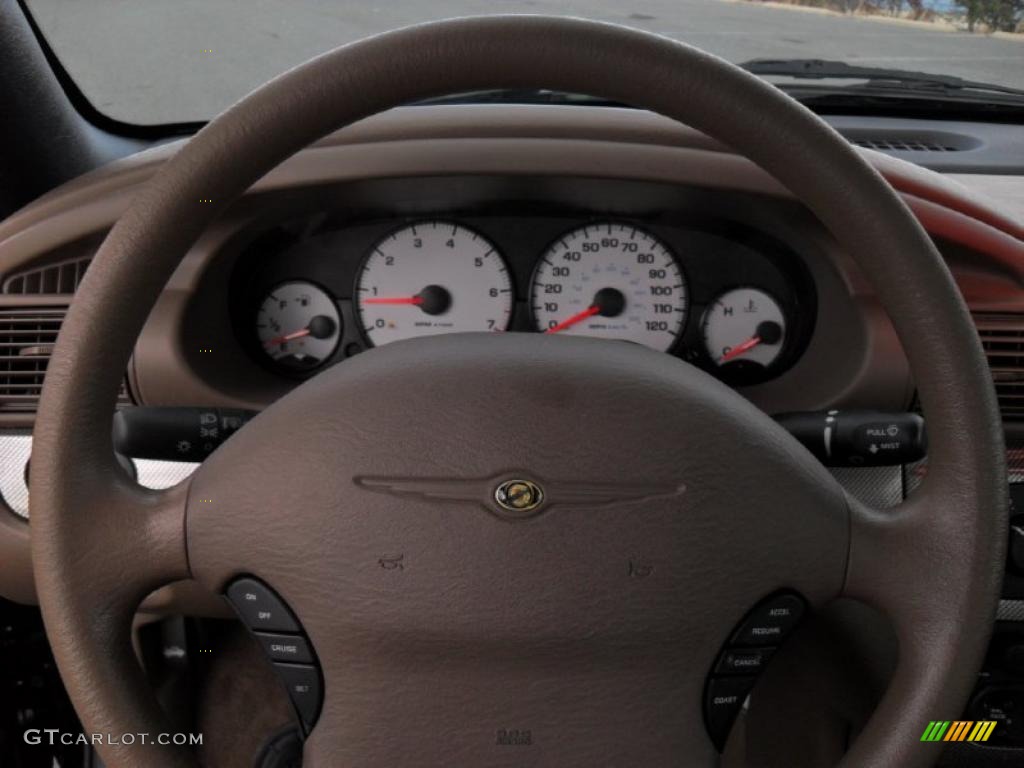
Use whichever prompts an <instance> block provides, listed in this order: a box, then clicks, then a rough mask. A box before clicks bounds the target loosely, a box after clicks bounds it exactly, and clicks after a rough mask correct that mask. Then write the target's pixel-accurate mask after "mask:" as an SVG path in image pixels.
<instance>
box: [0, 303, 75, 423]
mask: <svg viewBox="0 0 1024 768" xmlns="http://www.w3.org/2000/svg"><path fill="white" fill-rule="evenodd" d="M64 312H65V309H64V307H49V308H35V307H33V308H26V309H20V308H19V309H12V308H5V309H0V412H2V413H26V412H32V411H35V409H36V405H37V403H38V402H39V393H40V392H41V391H42V388H43V377H44V376H45V375H46V366H47V364H48V363H49V362H50V353H51V352H52V351H53V344H54V342H55V341H56V340H57V333H58V332H59V331H60V325H61V322H63V320H64Z"/></svg>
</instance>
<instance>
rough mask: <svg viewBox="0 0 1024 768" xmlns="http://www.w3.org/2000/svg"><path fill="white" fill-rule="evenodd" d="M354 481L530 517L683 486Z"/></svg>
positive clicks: (511, 478)
mask: <svg viewBox="0 0 1024 768" xmlns="http://www.w3.org/2000/svg"><path fill="white" fill-rule="evenodd" d="M355 483H356V485H358V486H360V487H361V488H365V489H366V490H368V491H374V492H376V493H388V494H391V495H393V496H407V497H411V498H419V499H424V500H428V501H429V500H436V501H456V502H468V503H476V504H479V505H481V506H483V507H484V508H485V509H487V510H488V511H489V512H493V513H495V514H497V515H498V516H500V517H503V518H506V519H523V518H527V517H533V516H534V515H538V514H540V513H541V512H543V511H544V510H545V509H548V508H549V507H554V506H570V505H571V506H586V507H606V506H610V505H612V504H625V503H629V502H632V503H637V502H644V501H650V500H652V499H664V498H669V497H672V496H681V495H682V494H683V493H685V491H686V486H685V485H683V484H681V483H677V484H672V483H581V482H571V481H550V480H544V481H541V480H538V479H536V478H534V477H532V476H531V475H530V474H528V473H525V472H522V473H517V472H506V473H502V474H501V475H497V476H494V477H483V478H472V479H461V478H441V477H380V476H361V477H356V478H355Z"/></svg>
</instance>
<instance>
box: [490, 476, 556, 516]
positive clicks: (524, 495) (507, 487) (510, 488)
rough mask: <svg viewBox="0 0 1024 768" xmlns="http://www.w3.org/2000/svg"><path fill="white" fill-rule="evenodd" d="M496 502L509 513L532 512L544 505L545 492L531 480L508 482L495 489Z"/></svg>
mask: <svg viewBox="0 0 1024 768" xmlns="http://www.w3.org/2000/svg"><path fill="white" fill-rule="evenodd" d="M494 500H495V501H496V502H497V503H498V506H499V507H501V508H502V509H504V510H506V511H508V512H515V513H517V514H522V513H523V512H532V511H533V510H535V509H537V507H539V506H540V505H541V504H543V503H544V491H542V490H541V487H540V486H539V485H537V484H536V483H533V482H531V481H529V480H506V481H505V482H504V483H502V484H501V485H499V486H498V487H497V488H495V489H494Z"/></svg>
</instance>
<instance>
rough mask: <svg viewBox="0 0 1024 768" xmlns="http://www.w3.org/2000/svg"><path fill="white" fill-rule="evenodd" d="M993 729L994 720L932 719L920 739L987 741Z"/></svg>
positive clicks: (994, 727)
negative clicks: (951, 720)
mask: <svg viewBox="0 0 1024 768" xmlns="http://www.w3.org/2000/svg"><path fill="white" fill-rule="evenodd" d="M995 729H996V721H995V720H978V721H974V720H954V721H953V722H950V721H949V720H932V721H931V722H930V723H928V727H927V728H925V729H924V733H922V734H921V741H988V739H989V736H991V735H992V731H994V730H995Z"/></svg>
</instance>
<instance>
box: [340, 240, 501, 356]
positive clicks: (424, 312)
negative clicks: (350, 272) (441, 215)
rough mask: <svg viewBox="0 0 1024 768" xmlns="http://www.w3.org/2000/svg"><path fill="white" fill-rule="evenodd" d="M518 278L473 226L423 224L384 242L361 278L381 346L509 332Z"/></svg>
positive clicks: (370, 332) (369, 324) (365, 311)
mask: <svg viewBox="0 0 1024 768" xmlns="http://www.w3.org/2000/svg"><path fill="white" fill-rule="evenodd" d="M512 303H513V297H512V280H511V278H510V276H509V273H508V268H507V267H506V266H505V263H504V261H503V260H502V258H501V256H500V255H499V254H498V252H497V250H496V249H495V248H494V246H493V245H492V244H491V243H490V242H489V241H488V240H486V239H484V238H483V237H481V236H480V235H478V234H476V233H475V232H473V231H472V230H470V229H467V228H466V227H462V226H459V225H458V224H452V223H450V222H443V221H426V222H418V223H416V224H412V225H410V226H407V227H404V228H403V229H400V230H399V231H397V232H395V233H394V234H392V235H390V236H388V237H387V238H385V239H384V240H382V241H381V242H379V243H377V245H376V246H375V247H374V249H373V251H372V252H371V253H370V256H369V257H368V258H367V260H366V262H365V263H364V265H363V268H362V271H361V272H360V274H359V277H358V280H357V283H356V305H357V308H358V313H359V319H360V321H361V323H362V326H363V330H364V331H365V333H366V337H367V339H369V341H370V342H371V343H373V344H374V345H375V346H380V345H382V344H387V343H389V342H392V341H399V340H401V339H410V338H415V337H419V336H433V335H436V334H441V333H457V332H460V331H504V330H506V329H507V328H508V323H509V319H510V318H511V315H512Z"/></svg>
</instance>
